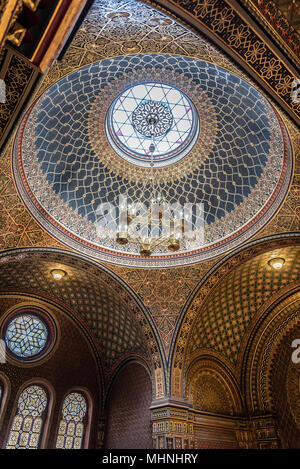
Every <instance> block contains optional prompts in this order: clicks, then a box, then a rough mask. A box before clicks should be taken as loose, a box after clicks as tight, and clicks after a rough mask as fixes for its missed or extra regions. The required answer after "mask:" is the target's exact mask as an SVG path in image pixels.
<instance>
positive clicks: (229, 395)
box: [184, 351, 243, 415]
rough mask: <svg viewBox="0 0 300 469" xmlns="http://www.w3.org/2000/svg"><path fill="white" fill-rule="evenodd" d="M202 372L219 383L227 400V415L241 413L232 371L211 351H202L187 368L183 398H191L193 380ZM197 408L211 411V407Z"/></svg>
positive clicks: (240, 403) (238, 391)
mask: <svg viewBox="0 0 300 469" xmlns="http://www.w3.org/2000/svg"><path fill="white" fill-rule="evenodd" d="M202 374H203V375H207V376H209V377H211V378H213V379H215V381H216V382H218V383H219V386H220V389H221V390H222V392H221V394H223V401H224V402H225V401H227V402H226V403H227V407H228V410H229V415H241V414H242V413H243V403H242V397H241V392H240V389H239V385H238V383H237V381H236V379H235V376H234V374H233V371H232V370H231V369H230V366H228V365H227V364H226V363H225V362H224V360H223V359H220V358H219V357H218V356H217V354H212V352H211V351H208V352H207V353H205V351H202V352H201V353H200V354H199V355H198V357H197V358H195V359H194V360H193V362H192V363H191V364H190V366H189V367H188V368H187V370H186V375H185V376H186V378H185V389H184V394H185V399H186V400H191V397H192V396H191V394H192V385H193V382H197V378H198V377H199V376H201V375H202ZM225 397H226V399H225V400H224V398H225ZM197 410H204V411H205V410H211V411H213V409H197Z"/></svg>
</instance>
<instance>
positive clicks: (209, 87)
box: [14, 54, 292, 267]
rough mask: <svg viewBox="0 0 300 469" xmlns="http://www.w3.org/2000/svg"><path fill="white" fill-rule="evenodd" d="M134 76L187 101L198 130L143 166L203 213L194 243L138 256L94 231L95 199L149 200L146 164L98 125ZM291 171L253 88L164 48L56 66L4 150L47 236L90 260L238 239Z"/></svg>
mask: <svg viewBox="0 0 300 469" xmlns="http://www.w3.org/2000/svg"><path fill="white" fill-rule="evenodd" d="M141 83H152V84H157V85H158V84H161V83H163V84H165V85H166V86H169V87H171V88H172V87H173V88H174V89H175V87H176V89H177V90H179V92H182V93H184V95H186V96H187V99H189V100H190V101H191V103H193V106H194V108H195V113H196V118H197V119H199V130H198V132H199V133H198V135H197V138H196V141H195V142H193V146H192V148H189V150H190V151H188V153H186V151H184V150H186V148H185V149H184V148H183V151H184V153H182V154H180V148H181V146H180V144H179V147H178V148H177V150H176V152H175V153H176V155H175V156H174V158H173V159H172V155H171V156H170V155H169V158H168V161H167V164H166V165H165V166H161V164H160V162H159V161H154V168H155V174H156V179H157V181H158V182H159V185H160V188H161V190H162V192H163V193H164V194H165V195H166V199H167V200H168V201H169V202H170V203H174V202H179V203H180V204H181V205H182V206H184V204H185V203H187V202H188V203H191V204H198V203H203V204H204V213H205V242H204V244H203V245H199V244H197V243H193V242H191V243H188V242H187V243H186V244H184V245H183V246H182V248H181V250H180V251H179V252H177V253H176V254H175V255H174V254H171V255H170V254H169V253H168V252H167V251H164V250H163V248H159V249H157V250H156V251H154V254H153V256H152V257H151V258H149V259H142V258H140V257H139V255H138V250H137V249H138V247H137V246H135V245H133V244H131V243H130V244H129V245H126V246H125V247H120V246H119V245H117V244H116V241H115V238H114V237H113V236H109V235H105V234H102V233H101V232H100V234H99V230H97V222H98V219H97V208H98V207H99V204H100V203H108V202H109V203H112V204H114V206H117V205H118V198H119V195H120V194H129V195H130V196H132V198H133V199H134V200H138V201H140V202H144V203H145V204H147V203H148V202H149V199H150V194H151V192H150V191H149V190H147V186H146V187H145V186H143V185H145V181H147V178H148V177H149V168H148V167H147V166H149V165H147V164H142V165H141V164H139V165H136V164H133V162H132V161H130V160H126V159H125V158H124V157H123V154H120V152H119V151H118V149H117V148H116V147H113V146H112V145H111V143H110V140H111V134H109V126H108V125H107V116H109V112H110V109H111V106H112V103H114V102H115V99H116V98H117V97H118V96H119V95H122V93H123V92H124V91H125V90H128V89H130V87H136V86H137V85H139V84H141ZM138 105H140V103H137V102H136V103H135V104H134V105H133V107H132V110H131V111H130V112H132V113H133V111H134V110H135V109H136V108H137V107H138ZM187 109H189V108H187ZM173 112H174V108H173ZM194 120H195V118H194ZM118 131H119V132H121V127H120V129H119V130H118V129H117V132H116V133H118ZM183 147H184V145H183ZM124 148H125V147H124ZM145 159H147V154H146V152H145V157H144V160H145ZM291 171H292V158H291V147H290V143H289V137H288V134H287V131H286V130H285V126H284V124H283V122H282V120H281V118H280V117H279V115H278V113H277V112H276V111H275V110H274V108H273V107H272V106H271V105H270V104H269V102H268V101H267V100H266V99H265V98H264V97H263V96H262V95H261V93H259V92H258V91H257V90H256V89H255V88H254V87H253V86H252V85H251V84H249V83H247V82H246V81H245V80H243V79H242V78H240V77H238V76H237V75H235V74H233V73H231V72H229V71H227V70H224V69H222V68H221V67H219V66H217V65H213V64H210V63H208V62H204V61H201V60H197V59H192V58H189V57H181V56H174V55H157V54H140V55H131V56H126V58H125V57H117V58H112V59H106V60H103V61H100V62H96V63H94V64H91V65H90V66H86V67H83V68H81V69H79V70H77V71H75V72H73V73H72V74H70V75H68V76H66V77H65V78H63V79H61V80H60V81H58V82H57V83H56V84H54V85H53V86H51V87H50V88H49V89H48V90H47V91H46V92H45V93H44V94H43V95H42V96H41V97H40V98H39V99H38V100H37V101H36V102H35V103H34V104H33V106H32V107H31V109H30V110H29V111H28V112H27V114H26V116H25V118H24V119H23V122H22V124H21V126H20V129H19V132H18V135H17V139H16V143H15V151H14V175H15V181H16V184H17V187H18V189H19V191H20V194H21V196H22V199H23V201H24V203H25V205H26V206H27V208H28V209H29V211H30V212H31V213H32V215H33V216H34V218H35V219H36V220H37V221H38V222H39V223H40V224H42V225H43V226H44V228H45V229H46V230H47V231H48V232H49V233H50V234H52V235H53V236H54V237H55V238H57V239H58V240H59V241H61V242H63V243H64V244H66V245H68V246H69V247H71V248H72V249H76V250H79V251H80V252H82V253H85V254H88V255H92V256H93V257H95V258H97V259H99V260H102V261H107V262H112V263H118V264H121V265H128V266H134V265H136V266H141V267H169V266H180V265H188V264H190V263H194V262H197V261H202V260H207V259H209V258H211V257H215V256H217V255H220V254H223V253H224V252H226V251H228V250H229V249H232V248H234V247H236V246H238V245H239V244H241V243H243V242H245V241H246V240H247V239H248V238H249V237H250V236H253V234H255V233H256V232H257V231H258V230H259V229H260V228H262V227H263V226H264V224H265V223H266V222H267V221H268V220H269V219H270V218H271V217H272V216H273V215H274V214H275V213H276V211H277V210H278V208H279V207H280V206H281V204H282V202H283V200H284V198H285V195H286V193H287V190H288V187H289V183H290V177H291Z"/></svg>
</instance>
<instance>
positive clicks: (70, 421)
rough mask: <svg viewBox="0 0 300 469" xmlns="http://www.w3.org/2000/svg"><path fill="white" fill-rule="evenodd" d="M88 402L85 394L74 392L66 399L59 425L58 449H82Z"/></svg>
mask: <svg viewBox="0 0 300 469" xmlns="http://www.w3.org/2000/svg"><path fill="white" fill-rule="evenodd" d="M86 413H87V402H86V399H85V397H84V395H83V394H81V393H79V392H72V393H70V394H68V396H67V397H66V398H65V400H64V403H63V408H62V419H61V421H60V424H59V430H58V436H57V441H56V448H63V449H80V448H81V446H82V440H83V436H84V418H85V416H86Z"/></svg>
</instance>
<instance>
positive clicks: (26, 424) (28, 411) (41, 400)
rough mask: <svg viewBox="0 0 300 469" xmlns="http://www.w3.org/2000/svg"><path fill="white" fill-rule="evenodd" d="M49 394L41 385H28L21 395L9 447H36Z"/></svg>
mask: <svg viewBox="0 0 300 469" xmlns="http://www.w3.org/2000/svg"><path fill="white" fill-rule="evenodd" d="M46 407H47V395H46V393H45V391H44V390H43V389H42V388H41V387H40V386H35V385H33V386H28V387H27V388H26V389H24V391H23V392H22V394H21V395H20V397H19V401H18V413H17V415H16V416H15V418H14V420H13V423H12V427H11V431H10V434H9V439H8V443H7V446H6V448H7V449H36V448H38V443H39V439H40V435H41V430H42V426H43V414H44V412H45V410H46Z"/></svg>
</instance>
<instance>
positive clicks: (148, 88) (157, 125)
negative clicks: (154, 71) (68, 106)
mask: <svg viewBox="0 0 300 469" xmlns="http://www.w3.org/2000/svg"><path fill="white" fill-rule="evenodd" d="M106 134H107V137H108V139H109V142H110V144H111V145H112V147H113V148H114V149H115V151H116V152H117V153H118V154H119V155H120V156H121V157H123V158H124V159H125V160H126V161H129V162H131V163H133V164H136V165H138V166H146V167H147V166H149V165H150V160H151V155H150V152H149V147H150V144H151V141H152V139H153V140H154V144H155V150H154V153H153V160H154V164H155V165H156V166H166V165H168V164H173V163H175V162H177V161H179V160H180V159H181V158H183V157H184V156H185V155H186V154H187V153H188V152H189V151H190V150H191V149H192V147H193V146H194V144H195V142H196V140H197V137H198V134H199V117H198V114H197V111H196V109H195V107H194V105H193V103H192V101H191V100H190V99H189V97H188V96H187V95H186V94H184V93H183V92H182V91H180V90H179V89H177V88H175V87H174V86H170V85H166V84H161V83H142V84H138V85H135V86H132V87H131V88H128V89H126V90H125V91H123V92H122V93H121V94H120V95H119V96H118V97H117V98H116V99H115V100H114V101H113V103H112V105H111V106H110V109H109V111H108V113H107V116H106Z"/></svg>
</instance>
